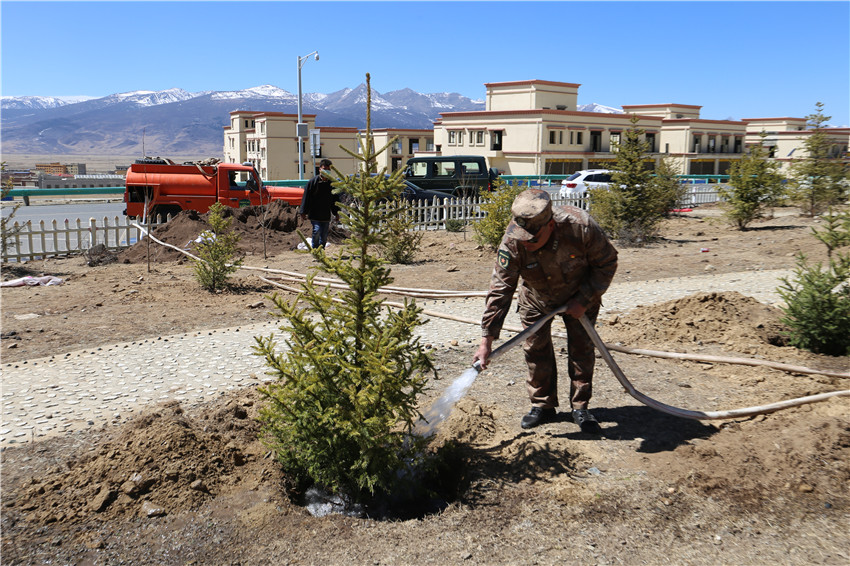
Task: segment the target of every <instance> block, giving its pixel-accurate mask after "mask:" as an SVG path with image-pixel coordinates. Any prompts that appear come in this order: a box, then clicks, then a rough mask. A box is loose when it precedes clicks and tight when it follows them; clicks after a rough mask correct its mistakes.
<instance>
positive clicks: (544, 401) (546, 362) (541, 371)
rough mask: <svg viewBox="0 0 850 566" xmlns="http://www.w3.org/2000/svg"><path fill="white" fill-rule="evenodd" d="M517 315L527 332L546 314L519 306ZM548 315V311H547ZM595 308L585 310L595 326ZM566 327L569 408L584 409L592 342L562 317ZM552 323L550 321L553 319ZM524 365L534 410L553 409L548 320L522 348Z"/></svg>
mask: <svg viewBox="0 0 850 566" xmlns="http://www.w3.org/2000/svg"><path fill="white" fill-rule="evenodd" d="M518 310H519V315H520V319H521V320H522V325H523V328H528V327H529V326H531V325H532V324H534V323H535V322H536V321H537V320H539V319H540V318H542V317H543V316H544V315H545V314H546V313H545V312H543V311H541V310H540V309H538V308H536V307H535V306H534V305H528V304H525V305H523V304H520V305H519V309H518ZM550 312H551V311H550ZM598 314H599V305H598V304H597V305H593V306H591V307H590V308H588V309H587V312H586V313H585V315H586V316H587V318H588V319H589V320H590V321H591V322H592V323H594V324H595V323H596V317H597V315H598ZM561 318H562V319H563V320H564V324H565V325H566V327H567V370H568V373H569V376H570V407H572V408H573V409H586V408H587V404H588V402H589V401H590V397H591V395H592V393H593V368H594V365H595V364H596V351H595V349H594V347H593V342H592V341H591V340H590V337H589V336H588V335H587V332H585V331H584V328H583V327H582V325H581V322H579V320H578V319H576V318H573V317H572V316H570V315H562V317H561ZM553 320H554V319H553ZM523 351H524V352H525V362H526V364H528V379H527V380H526V389H527V390H528V397H529V399H530V400H531V404H532V406H534V407H543V408H554V407H557V406H558V405H559V403H558V366H557V363H556V360H555V347H554V344H553V342H552V320H550V321H549V322H548V323H546V325H544V326H543V327H542V328H541V329H540V330H539V331H538V332H537V333H535V334H534V335H532V336H530V337H529V338H528V339H527V340H526V341H525V344H524V345H523Z"/></svg>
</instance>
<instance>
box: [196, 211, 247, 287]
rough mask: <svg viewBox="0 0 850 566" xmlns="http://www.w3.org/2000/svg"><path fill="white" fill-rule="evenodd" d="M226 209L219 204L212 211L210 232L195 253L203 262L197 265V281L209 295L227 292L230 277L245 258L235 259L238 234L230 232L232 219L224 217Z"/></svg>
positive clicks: (206, 232)
mask: <svg viewBox="0 0 850 566" xmlns="http://www.w3.org/2000/svg"><path fill="white" fill-rule="evenodd" d="M225 208H226V207H225V206H224V205H223V204H221V203H220V202H216V203H214V204H213V205H212V206H211V207H210V211H209V215H208V217H207V221H208V222H209V223H210V229H209V230H205V231H203V232H202V233H201V236H200V242H199V243H197V244H195V253H196V254H197V256H198V257H199V258H200V260H201V261H195V266H194V267H195V277H196V279H197V280H198V282H199V283H200V284H201V286H202V287H203V288H204V289H207V290H208V291H220V290H223V289H226V288H227V287H228V286H229V285H230V283H229V281H228V280H229V278H230V275H231V274H232V273H235V272H236V270H238V269H239V266H240V265H241V264H242V258H237V257H236V244H237V242H239V234H236V233H234V232H233V231H232V230H231V229H230V221H231V219H230V218H225V217H224V210H225Z"/></svg>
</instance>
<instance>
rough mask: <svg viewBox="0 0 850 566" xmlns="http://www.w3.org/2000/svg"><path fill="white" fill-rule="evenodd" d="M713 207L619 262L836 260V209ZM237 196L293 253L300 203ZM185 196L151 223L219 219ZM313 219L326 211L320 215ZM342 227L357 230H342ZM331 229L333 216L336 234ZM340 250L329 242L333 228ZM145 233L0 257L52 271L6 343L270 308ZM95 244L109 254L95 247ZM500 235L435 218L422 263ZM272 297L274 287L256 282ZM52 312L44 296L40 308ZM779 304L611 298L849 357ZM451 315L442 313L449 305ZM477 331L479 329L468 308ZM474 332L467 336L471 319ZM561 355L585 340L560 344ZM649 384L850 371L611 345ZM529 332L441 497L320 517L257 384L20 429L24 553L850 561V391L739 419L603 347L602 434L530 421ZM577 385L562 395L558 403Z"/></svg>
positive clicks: (14, 351)
mask: <svg viewBox="0 0 850 566" xmlns="http://www.w3.org/2000/svg"><path fill="white" fill-rule="evenodd" d="M715 212H716V211H713V210H712V209H710V208H702V209H698V210H697V211H695V212H693V213H689V214H687V215H683V216H680V217H674V218H671V219H670V220H668V221H666V222H665V224H664V226H663V228H662V238H661V239H660V240H659V241H658V242H656V243H653V244H651V245H649V246H646V247H643V248H624V247H621V248H620V267H619V270H618V274H617V279H618V280H620V281H645V282H646V284H647V285H648V286H652V285H658V284H659V283H657V280H659V279H663V278H666V277H680V276H688V275H702V274H705V273H707V272H714V273H732V272H734V273H737V272H746V271H752V270H755V269H788V268H791V267H793V265H794V255H795V254H797V253H799V252H804V253H806V254H807V255H808V256H809V257H810V259H812V260H822V259H823V258H824V255H825V254H824V249H823V246H822V244H820V243H819V242H817V241H816V240H815V239H814V238H813V237H812V236H811V227H812V226H817V225H818V221H817V220H812V219H807V218H803V217H800V216H798V215H797V214H796V213H795V212H794V211H789V210H782V211H780V213H778V214H777V215H776V216H775V217H774V218H771V219H769V220H765V221H763V222H760V223H758V224H757V225H756V226H755V227H754V229H752V230H749V231H746V232H740V231H738V230H735V229H733V228H731V227H729V226H728V225H726V224H725V223H723V222H722V221H721V220H720V219H719V218H718V217H717V216H716V214H715ZM270 216H271V218H272V220H273V221H274V222H275V223H276V229H275V230H273V231H272V232H273V233H272V234H271V235H270V236H269V237H268V238H267V241H266V248H265V249H266V251H265V254H264V252H263V245H262V237H261V234H262V232H261V230H259V226H258V223H257V220H256V217H253V216H249V215H247V214H245V213H243V214H242V215H241V216H239V215H237V217H235V218H234V226H235V227H236V229H237V230H238V231H239V232H240V233H241V234H242V236H243V237H242V240H241V245H242V246H243V251H244V252H245V254H246V255H245V264H246V265H252V266H264V267H272V268H277V269H284V270H290V271H297V272H301V273H303V272H306V271H307V270H309V269H310V268H311V267H313V266H315V264H314V263H313V262H312V258H311V257H310V256H309V255H307V254H303V253H298V252H296V251H294V248H295V246H296V245H297V243H298V242H299V241H300V238H299V237H298V236H297V233H296V232H294V231H293V230H294V229H295V227H296V226H298V225H299V224H298V220H297V218H296V217H295V214H294V211H293V210H291V209H286V208H281V209H280V210H276V211H274V212H273V214H271V215H270ZM205 227H206V226H205V219H204V217H203V216H197V215H192V214H190V213H183V214H181V215H180V216H179V217H178V218H177V219H175V220H174V221H172V223H170V224H169V225H168V226H166V227H163V228H161V229H159V230H157V232H156V233H155V234H154V235H155V236H156V237H157V238H159V239H161V240H163V241H166V242H167V243H170V244H172V245H175V246H178V247H186V246H187V245H189V243H190V242H191V241H193V240H194V239H195V238H197V236H198V235H199V234H200V231H201V230H203V229H204V228H205ZM301 229H302V231H303V232H304V233H305V234H307V233H308V230H307V228H306V227H305V226H303V225H302V226H301ZM337 237H339V235H337ZM332 242H333V240H332ZM330 251H333V247H331V250H330ZM150 255H151V257H150V260H151V261H150V267H148V257H147V256H148V251H147V246H146V244H145V243H144V242H143V243H140V244H137V245H136V247H134V248H131V249H129V250H126V251H124V252H122V253H120V254H118V255H117V257H116V258H114V261H111V262H109V261H110V259H112V258H109V257H108V255H104V256H102V257H100V258H89V260H95V259H97V260H101V261H103V260H105V261H107V263H104V264H101V265H96V266H94V267H92V266H89V265H87V264H86V260H85V259H84V258H82V257H72V258H66V259H57V260H46V261H43V262H41V261H40V262H30V263H27V264H22V265H4V266H3V279H4V280H7V279H12V278H15V277H20V276H22V275H26V274H31V275H40V274H42V273H44V274H49V275H54V276H58V277H62V278H63V279H65V283H64V284H63V285H60V286H55V287H25V288H3V289H2V291H0V299H2V305H3V309H2V332H3V334H2V336H3V338H2V341H0V348H2V357H3V360H2V362H3V364H4V365H5V364H7V363H15V362H21V361H24V360H30V359H34V358H40V357H47V356H56V355H59V354H62V353H65V352H69V351H74V350H77V349H80V348H90V347H92V348H93V347H97V346H99V345H103V344H109V343H115V342H120V341H124V340H138V339H140V338H149V337H156V336H162V335H166V334H172V333H181V332H187V331H192V330H197V329H201V328H220V327H227V326H236V325H240V324H246V323H250V322H255V321H260V320H265V319H266V318H267V317H268V316H269V312H268V311H269V307H270V306H271V302H270V301H269V300H268V299H267V298H266V297H267V295H268V294H269V293H271V292H273V291H274V290H275V288H274V287H273V286H271V285H269V284H268V283H265V282H263V281H261V280H260V279H259V276H260V274H258V273H257V272H251V271H241V272H239V273H238V274H237V275H236V276H235V278H236V281H237V283H238V284H237V286H236V287H235V289H233V290H231V291H228V292H223V293H217V294H215V293H208V292H206V291H203V290H202V289H201V288H200V287H199V286H198V284H197V282H196V281H195V279H194V277H193V274H192V267H191V262H188V261H186V260H185V259H184V258H182V257H181V254H179V253H178V252H176V251H175V252H173V253H172V251H171V250H167V249H166V248H162V247H159V246H156V247H152V248H151V254H150ZM92 262H93V263H94V261H92ZM493 262H494V253H493V252H492V250H489V249H486V248H484V247H482V246H479V245H478V244H477V243H476V242H475V241H474V239H473V237H472V235H471V233H447V232H427V233H425V234H424V238H423V241H422V245H421V251H420V253H419V256H418V259H417V263H415V264H413V265H409V266H395V267H394V269H393V274H394V276H395V278H396V284H397V285H400V286H406V287H417V288H438V289H461V290H484V289H486V288H487V284H488V280H489V276H490V271H491V270H492V266H493ZM259 303H262V307H261V308H257V305H258V304H259ZM27 314H37V315H39V316H38V317H36V318H33V317H27V316H21V315H27ZM780 317H781V312H780V311H779V310H777V309H776V308H774V307H771V306H768V305H764V304H761V303H759V302H758V301H756V300H754V299H752V298H751V297H747V296H744V295H741V294H739V293H711V292H707V293H701V294H699V295H694V296H691V297H686V298H684V299H680V300H676V301H669V302H665V303H661V304H657V305H649V306H644V307H640V308H638V309H635V310H633V311H631V312H628V313H621V314H617V315H615V316H611V317H609V318H607V319H605V320H600V323H599V331H600V334H601V335H602V337H603V339H604V340H605V341H606V342H609V343H622V344H626V345H628V346H632V347H640V348H651V349H656V350H665V349H666V350H675V351H685V352H687V351H700V352H701V353H714V354H725V355H730V356H736V357H747V356H750V357H759V358H764V359H769V360H773V361H779V362H786V363H791V364H796V365H805V366H808V367H817V368H822V369H828V370H832V371H847V370H848V369H850V359H848V358H847V357H844V358H834V357H827V356H818V355H815V354H811V353H807V352H801V351H798V350H796V349H794V348H791V347H788V346H786V345H784V338H783V336H784V334H783V331H784V328H783V326H782V324H781V323H780V321H779V319H780ZM432 323H435V324H438V323H439V321H433V322H432ZM470 335H471V336H473V337H474V336H477V335H478V331H477V329H476V328H474V327H470ZM464 343H466V341H464ZM472 350H474V348H472V349H470V348H466V347H463V346H456V347H447V348H438V349H436V350H435V354H434V356H435V362H436V365H437V366H438V368H439V380H437V381H436V382H435V383H434V384H433V388H432V389H431V391H430V392H429V394H428V396H427V398H425V399H423V406H426V405H427V404H428V403H429V402H430V401H431V400H432V399H433V398H435V397H437V396H439V394H440V393H441V392H442V390H443V389H444V388H445V387H446V386H447V385H448V384H449V383H451V381H452V380H453V379H454V378H456V377H457V376H459V375H460V374H461V373H462V372H463V371H464V370H466V369H467V368H469V364H470V362H471V357H472V354H473V353H474V352H473V351H472ZM560 356H561V358H560V359H561V360H562V361H563V367H562V369H563V370H564V373H565V370H566V354H565V352H564V351H561V353H560ZM616 358H617V360H618V363H619V364H620V365H621V367H622V368H623V370H624V371H625V373H626V374H627V375H628V376H629V377H630V378H631V379H633V381H634V382H635V385H636V386H637V387H638V388H639V389H640V390H641V391H643V392H644V393H646V394H647V395H649V396H651V397H654V398H657V399H659V400H662V401H663V402H665V403H668V404H671V405H674V406H679V407H686V408H693V409H701V410H717V409H728V408H736V407H743V406H751V405H760V404H764V403H767V402H772V401H778V400H782V399H788V398H795V397H800V396H803V395H808V394H813V393H820V392H826V391H833V390H838V389H848V388H850V387H849V386H848V380H847V379H841V378H835V377H827V376H823V375H818V374H803V373H800V374H789V373H785V372H780V371H776V370H770V369H766V368H753V367H747V366H737V365H729V364H706V363H697V362H683V361H674V360H664V359H659V358H650V357H646V356H626V355H616ZM524 374H525V369H524V362H523V361H522V353H521V351H519V350H518V349H515V350H513V351H511V352H509V353H508V354H506V355H505V357H504V358H502V359H500V360H499V362H498V363H494V364H493V365H492V366H491V368H490V369H488V371H487V372H484V373H482V374H481V375H480V376H479V378H478V379H477V380H476V382H475V383H474V384H473V386H472V388H471V389H470V391H469V393H468V394H467V395H466V396H465V397H464V398H463V399H462V400H461V401H460V402H459V403H458V404H457V406H456V407H455V409H454V411H453V412H452V414H451V416H450V418H449V419H448V421H447V422H446V423H445V424H444V425H443V426H442V427H441V428H440V429H439V431H438V433H437V435H436V436H435V438H434V442H433V444H434V446H438V445H440V444H441V443H442V442H445V441H451V442H452V443H455V444H456V446H457V454H458V462H457V465H456V467H455V469H454V472H455V473H454V474H452V476H451V478H447V479H446V486H450V487H451V488H452V490H451V491H452V493H451V494H449V495H450V496H449V497H447V498H446V500H445V501H444V502H443V504H442V505H440V509H439V511H436V512H425V511H423V510H418V511H419V513H418V514H417V513H416V511H417V510H408V511H411V513H413V514H414V515H416V517H415V518H412V519H406V520H382V519H379V518H362V517H351V516H344V515H329V516H325V517H314V516H312V515H310V513H308V511H307V510H306V509H305V508H304V507H303V506H302V505H301V504H300V502H299V501H297V500H293V499H292V498H291V497H289V494H288V493H287V491H286V489H285V486H286V485H287V478H286V477H285V476H284V475H283V474H282V472H281V470H280V469H279V467H278V466H277V464H276V463H275V461H274V459H273V458H271V457H270V455H269V453H268V451H267V449H266V448H265V447H264V446H263V445H262V444H261V443H260V442H259V441H258V440H257V432H258V427H257V423H256V420H255V418H256V416H257V411H258V409H259V407H260V406H261V403H262V401H261V399H260V397H259V395H258V393H257V392H256V390H254V389H251V388H247V389H243V390H239V391H237V392H234V393H232V394H230V395H226V396H223V397H222V398H221V399H219V400H217V401H216V402H214V403H209V404H206V405H202V406H200V407H194V408H184V407H181V406H180V405H178V404H177V403H175V402H171V403H166V404H162V405H157V406H151V407H150V408H149V409H148V410H146V411H145V412H144V413H143V414H141V415H139V416H137V417H136V418H135V419H134V420H133V421H131V422H129V423H127V424H123V425H120V426H114V427H107V428H104V429H98V430H92V431H90V432H88V433H85V434H77V435H74V436H70V437H62V438H52V439H48V440H45V441H40V442H36V443H35V444H33V445H31V446H26V447H21V448H10V449H6V450H4V451H3V452H2V480H3V484H2V508H1V509H2V530H3V532H2V558H3V563H4V564H6V563H8V564H46V563H63V564H64V563H73V564H414V563H439V564H458V563H469V564H556V563H564V562H566V563H570V564H573V563H576V564H578V563H587V564H698V565H710V564H763V563H770V562H774V563H779V564H812V563H814V564H847V563H848V562H850V535H848V529H847V525H848V524H850V418H848V415H850V410H849V409H848V401H847V399H846V398H837V399H833V400H831V401H828V402H824V403H817V404H810V405H806V406H803V407H800V408H795V409H789V410H785V411H779V412H776V413H772V414H767V415H760V416H757V417H753V418H744V419H736V420H725V421H710V422H698V421H690V420H684V419H678V418H674V417H670V416H667V415H665V414H662V413H659V412H657V411H654V410H652V409H649V408H647V407H645V406H643V405H641V404H639V403H637V402H636V401H634V400H633V399H632V398H630V397H628V396H627V395H626V394H625V393H624V392H623V391H622V388H621V387H620V386H619V385H618V384H617V382H616V380H615V378H614V377H613V375H612V374H611V372H610V371H609V370H608V368H607V367H605V365H604V362H602V361H601V360H600V361H599V362H598V364H597V376H596V378H595V380H594V387H595V390H594V400H593V408H594V413H595V414H596V416H597V418H599V420H600V422H601V424H602V427H603V435H602V436H601V437H596V438H595V437H590V436H587V435H583V434H581V433H580V432H579V431H578V429H577V427H576V426H575V425H574V424H572V423H571V422H570V421H569V419H568V418H567V417H566V415H565V414H562V416H561V419H560V420H559V422H556V423H552V424H548V425H545V426H542V427H539V428H537V429H534V430H532V431H524V430H522V429H520V427H519V419H520V417H521V416H522V415H523V414H524V413H525V412H526V411H527V410H528V402H527V398H526V396H525V390H524V387H523V380H524V377H523V376H524ZM563 409H564V408H563V407H562V410H563Z"/></svg>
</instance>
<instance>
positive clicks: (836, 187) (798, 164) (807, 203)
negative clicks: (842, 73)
mask: <svg viewBox="0 0 850 566" xmlns="http://www.w3.org/2000/svg"><path fill="white" fill-rule="evenodd" d="M815 106H816V108H817V110H816V111H815V113H814V114H809V115H808V116H806V120H807V128H808V130H809V131H810V132H811V133H810V134H808V135H807V136H806V139H805V140H804V141H803V150H804V156H803V157H801V158H800V159H795V160H794V161H793V162H792V164H791V176H792V177H793V179H794V183H793V184H792V187H791V197H792V198H793V199H794V201H795V202H796V203H797V204H799V206H800V208H802V209H803V212H804V213H806V214H808V215H809V216H815V215H817V214H820V213H821V212H823V211H824V210H826V209H827V208H829V207H830V206H832V205H835V204H838V203H840V202H841V200H842V199H843V198H845V196H846V194H847V184H846V182H847V168H846V167H845V166H844V165H843V164H842V163H841V161H840V159H839V158H838V156H837V155H835V154H833V153H832V147H831V146H832V144H831V143H830V140H829V138H828V137H827V134H826V131H825V130H824V125H825V124H826V123H827V122H828V121H829V120H830V119H832V116H824V115H823V103H822V102H818V103H817V104H816V105H815Z"/></svg>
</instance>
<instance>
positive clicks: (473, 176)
mask: <svg viewBox="0 0 850 566" xmlns="http://www.w3.org/2000/svg"><path fill="white" fill-rule="evenodd" d="M404 176H405V178H406V179H407V180H408V181H410V182H411V183H413V184H414V185H416V186H417V187H420V188H422V189H425V190H426V191H440V192H442V193H448V194H450V195H451V196H454V197H462V196H476V195H478V193H479V191H481V190H485V191H490V190H492V188H493V181H494V180H496V178H497V177H498V176H499V173H498V171H496V170H495V169H487V160H486V159H484V157H482V156H480V155H450V156H445V157H414V158H412V159H409V160H408V161H407V167H406V169H405V172H404Z"/></svg>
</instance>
